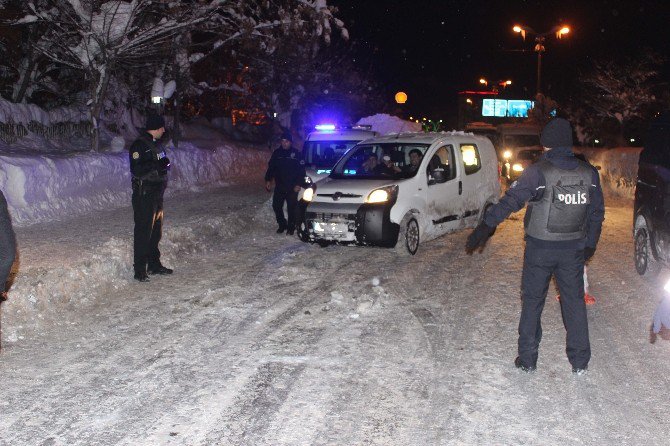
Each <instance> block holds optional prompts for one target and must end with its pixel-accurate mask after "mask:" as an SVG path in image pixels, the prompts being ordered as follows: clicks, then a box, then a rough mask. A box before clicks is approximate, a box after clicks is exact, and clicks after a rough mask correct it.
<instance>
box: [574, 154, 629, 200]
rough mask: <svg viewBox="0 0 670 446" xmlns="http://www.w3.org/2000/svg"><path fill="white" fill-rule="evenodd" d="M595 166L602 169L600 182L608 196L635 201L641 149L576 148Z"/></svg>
mask: <svg viewBox="0 0 670 446" xmlns="http://www.w3.org/2000/svg"><path fill="white" fill-rule="evenodd" d="M575 151H576V152H580V153H583V154H584V156H586V158H587V159H588V160H589V162H590V163H591V164H593V165H594V166H598V167H600V181H601V183H602V186H603V191H604V193H605V195H606V196H610V197H622V198H630V199H633V198H634V197H635V183H636V181H637V162H638V158H639V157H640V152H641V151H642V148H641V147H617V148H614V149H592V148H582V147H577V148H575Z"/></svg>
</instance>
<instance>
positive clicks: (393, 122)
mask: <svg viewBox="0 0 670 446" xmlns="http://www.w3.org/2000/svg"><path fill="white" fill-rule="evenodd" d="M356 125H371V126H372V130H373V131H375V132H377V133H379V134H380V135H386V134H388V133H402V132H420V131H421V124H419V123H417V122H412V121H405V120H404V119H401V118H398V117H397V116H391V115H387V114H383V113H380V114H376V115H373V116H368V117H365V118H361V119H359V120H358V122H357V123H356Z"/></svg>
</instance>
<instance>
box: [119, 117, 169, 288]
mask: <svg viewBox="0 0 670 446" xmlns="http://www.w3.org/2000/svg"><path fill="white" fill-rule="evenodd" d="M163 133H165V120H164V119H163V117H162V116H159V115H156V114H151V115H149V116H148V117H147V125H146V131H145V132H143V133H142V134H141V135H140V136H139V137H138V138H137V139H136V140H135V142H133V144H132V145H131V146H130V151H129V155H130V172H131V174H132V184H133V217H134V220H135V230H134V236H135V237H134V242H133V251H134V259H133V260H134V268H135V280H139V281H140V282H148V281H149V276H148V275H147V273H148V274H172V270H171V269H170V268H166V267H165V266H163V265H162V264H161V261H160V256H161V253H160V250H159V249H158V242H160V240H161V235H162V231H163V195H164V193H165V189H166V187H167V180H168V170H169V169H170V160H169V159H168V157H167V156H166V155H165V150H163V148H162V147H161V146H160V144H159V142H158V141H159V140H160V138H161V137H162V136H163ZM147 268H148V269H147Z"/></svg>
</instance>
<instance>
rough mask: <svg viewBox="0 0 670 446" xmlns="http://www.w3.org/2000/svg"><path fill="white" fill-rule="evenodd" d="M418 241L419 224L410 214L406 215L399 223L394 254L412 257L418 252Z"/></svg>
mask: <svg viewBox="0 0 670 446" xmlns="http://www.w3.org/2000/svg"><path fill="white" fill-rule="evenodd" d="M419 241H420V238H419V222H418V221H416V218H414V217H413V216H412V214H408V215H406V216H405V218H403V219H402V221H401V222H400V233H399V234H398V242H397V243H396V245H395V249H396V252H397V253H398V254H401V255H412V256H413V255H414V254H416V252H417V251H418V250H419Z"/></svg>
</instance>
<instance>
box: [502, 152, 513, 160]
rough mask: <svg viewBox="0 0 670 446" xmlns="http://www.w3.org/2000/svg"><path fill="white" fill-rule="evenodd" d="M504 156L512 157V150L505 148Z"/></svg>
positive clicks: (506, 157)
mask: <svg viewBox="0 0 670 446" xmlns="http://www.w3.org/2000/svg"><path fill="white" fill-rule="evenodd" d="M503 158H505V159H507V160H508V159H510V158H512V152H511V151H509V150H505V151H504V152H503Z"/></svg>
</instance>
